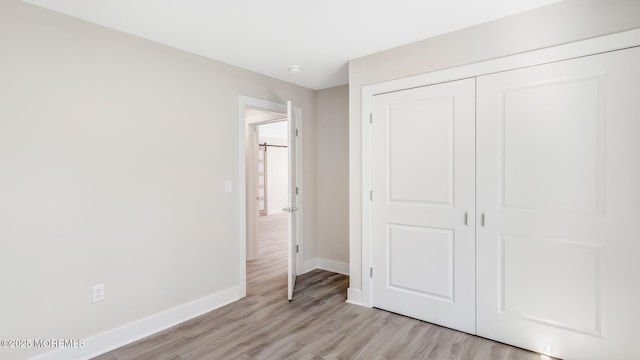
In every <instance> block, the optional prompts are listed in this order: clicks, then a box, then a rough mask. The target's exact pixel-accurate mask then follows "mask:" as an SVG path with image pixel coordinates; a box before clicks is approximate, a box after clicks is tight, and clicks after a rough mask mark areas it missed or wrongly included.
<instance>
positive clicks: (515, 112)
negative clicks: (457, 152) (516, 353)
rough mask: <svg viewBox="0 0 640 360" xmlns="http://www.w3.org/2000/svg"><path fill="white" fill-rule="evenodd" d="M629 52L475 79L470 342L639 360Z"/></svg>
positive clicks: (636, 57)
mask: <svg viewBox="0 0 640 360" xmlns="http://www.w3.org/2000/svg"><path fill="white" fill-rule="evenodd" d="M638 64H640V50H639V49H638V48H634V49H629V50H623V51H617V52H612V53H606V54H601V55H595V56H590V57H585V58H579V59H574V60H569V61H563V62H557V63H552V64H547V65H541V66H535V67H530V68H525V69H520V70H514V71H507V72H503V73H498V74H494V75H488V76H482V77H479V78H478V82H477V88H478V93H477V94H478V95H477V96H478V102H477V129H478V138H477V141H478V144H477V149H478V155H477V169H478V170H477V171H478V173H477V188H478V193H477V204H478V210H477V211H478V215H479V218H480V219H482V218H484V223H481V224H479V225H478V232H477V254H478V257H477V262H478V263H477V269H478V272H477V288H478V295H477V296H478V297H477V329H478V335H481V336H484V337H488V338H491V339H496V340H499V341H503V342H506V343H509V344H514V345H516V346H520V347H523V348H527V349H531V350H534V351H538V352H543V353H547V354H549V355H552V356H557V357H560V358H563V359H594V360H595V359H620V360H623V359H640V347H638V346H637V344H636V342H637V340H638V339H637V338H638V337H637V335H638V330H637V326H638V321H639V320H640V310H639V309H640V306H639V304H638V303H637V300H638V298H639V297H640V281H638V279H637V277H638V275H639V274H640V261H638V254H640V237H639V235H638V234H639V232H638V225H637V224H638V219H639V218H640V67H639V66H638Z"/></svg>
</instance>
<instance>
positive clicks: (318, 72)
mask: <svg viewBox="0 0 640 360" xmlns="http://www.w3.org/2000/svg"><path fill="white" fill-rule="evenodd" d="M24 1H25V2H27V3H31V4H34V5H38V6H42V7H45V8H48V9H51V10H54V11H57V12H61V13H64V14H68V15H71V16H74V17H77V18H80V19H83V20H86V21H89V22H93V23H96V24H100V25H104V26H106V27H110V28H113V29H117V30H120V31H123V32H126V33H130V34H133V35H137V36H139V37H142V38H145V39H149V40H153V41H156V42H158V43H162V44H166V45H169V46H172V47H175V48H178V49H181V50H185V51H188V52H191V53H195V54H198V55H202V56H205V57H208V58H211V59H215V60H219V61H222V62H225V63H228V64H232V65H236V66H239V67H241V68H244V69H247V70H251V71H254V72H257V73H261V74H264V75H267V76H271V77H274V78H277V79H281V80H284V81H287V82H291V83H295V84H298V85H301V86H304V87H307V88H311V89H315V90H318V89H324V88H328V87H332V86H337V85H342V84H346V83H347V82H348V61H349V60H351V59H354V58H358V57H361V56H364V55H368V54H372V53H375V52H379V51H382V50H386V49H390V48H393V47H397V46H400V45H404V44H407V43H411V42H414V41H418V40H422V39H426V38H429V37H433V36H436V35H439V34H443V33H447V32H451V31H454V30H458V29H462V28H465V27H469V26H472V25H476V24H479V23H483V22H487V21H490V20H494V19H498V18H501V17H506V16H509V15H513V14H515V13H518V12H523V11H526V10H530V9H533V8H537V7H541V6H544V5H548V4H551V3H554V2H557V1H559V0H315V1H311V0H225V1H223V0H24ZM292 65H297V66H301V67H302V71H301V72H299V73H297V74H290V73H289V71H288V68H289V67H290V66H292Z"/></svg>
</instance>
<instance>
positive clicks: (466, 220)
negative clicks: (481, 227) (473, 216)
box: [464, 211, 469, 226]
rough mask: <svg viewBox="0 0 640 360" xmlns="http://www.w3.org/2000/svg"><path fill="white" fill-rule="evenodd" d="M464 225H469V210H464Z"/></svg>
mask: <svg viewBox="0 0 640 360" xmlns="http://www.w3.org/2000/svg"><path fill="white" fill-rule="evenodd" d="M464 226H469V212H468V211H465V212H464Z"/></svg>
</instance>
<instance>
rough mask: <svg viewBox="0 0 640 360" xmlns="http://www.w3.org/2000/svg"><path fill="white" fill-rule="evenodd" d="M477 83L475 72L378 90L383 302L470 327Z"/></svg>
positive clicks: (375, 205)
mask: <svg viewBox="0 0 640 360" xmlns="http://www.w3.org/2000/svg"><path fill="white" fill-rule="evenodd" d="M474 89H475V80H474V79H468V80H461V81H455V82H450V83H444V84H439V85H433V86H427V87H421V88H416V89H409V90H403V91H397V92H392V93H387V94H382V95H376V96H375V97H374V99H373V124H372V136H373V138H372V146H373V148H372V155H373V156H372V158H373V162H372V168H373V174H372V175H373V201H372V220H373V221H372V224H373V228H372V234H373V236H372V242H373V243H372V244H373V248H372V253H373V254H372V256H373V258H372V260H373V272H374V274H373V305H374V306H375V307H379V308H382V309H386V310H390V311H393V312H396V313H400V314H404V315H407V316H410V317H414V318H418V319H422V320H425V321H428V322H432V323H436V324H440V325H444V326H448V327H452V328H455V329H459V330H462V331H466V332H469V333H474V332H475V303H474V302H475V298H474V297H475V241H474V220H473V219H474V213H473V211H474V206H475V199H474V186H475V181H474V180H475V173H474V156H475V150H474V146H475V138H474V137H475V133H474V128H475V124H474V114H475V98H474ZM465 213H468V217H467V216H465ZM465 219H468V223H467V224H466V225H465Z"/></svg>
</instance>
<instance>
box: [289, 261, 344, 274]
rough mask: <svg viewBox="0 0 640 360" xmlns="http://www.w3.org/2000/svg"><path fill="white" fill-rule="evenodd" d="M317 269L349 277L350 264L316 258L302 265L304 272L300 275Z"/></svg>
mask: <svg viewBox="0 0 640 360" xmlns="http://www.w3.org/2000/svg"><path fill="white" fill-rule="evenodd" d="M315 269H322V270H327V271H331V272H334V273H338V274H343V275H349V264H348V263H345V262H341V261H335V260H329V259H323V258H314V259H309V260H306V261H305V262H304V263H302V272H301V273H300V274H298V275H302V274H305V273H308V272H309V271H312V270H315Z"/></svg>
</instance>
